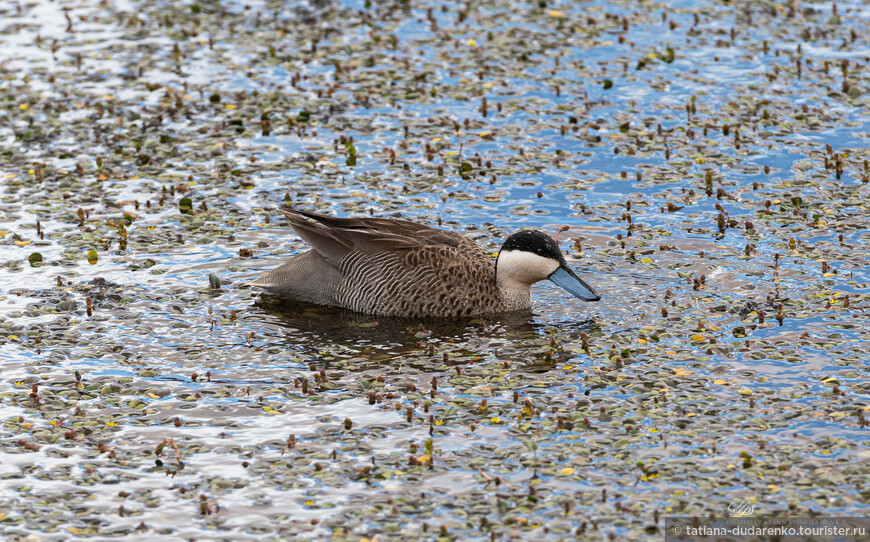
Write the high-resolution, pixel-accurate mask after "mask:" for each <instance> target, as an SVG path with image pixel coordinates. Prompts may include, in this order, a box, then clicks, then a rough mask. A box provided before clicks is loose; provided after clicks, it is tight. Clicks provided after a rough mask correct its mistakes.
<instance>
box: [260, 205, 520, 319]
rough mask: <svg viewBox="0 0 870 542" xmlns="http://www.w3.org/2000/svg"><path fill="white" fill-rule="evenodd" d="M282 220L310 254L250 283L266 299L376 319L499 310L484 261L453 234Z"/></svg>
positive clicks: (382, 224) (293, 216)
mask: <svg viewBox="0 0 870 542" xmlns="http://www.w3.org/2000/svg"><path fill="white" fill-rule="evenodd" d="M286 214H287V218H288V220H289V221H290V224H291V226H292V227H293V229H294V231H296V233H297V234H298V235H299V236H300V237H302V238H303V239H304V240H305V241H307V242H308V243H309V244H310V245H311V247H312V250H311V251H309V252H306V253H304V254H302V255H300V256H297V257H295V258H293V259H291V260H289V261H288V262H286V263H285V264H283V265H282V266H280V267H278V268H277V269H275V270H274V271H272V272H271V273H269V274H267V275H266V276H264V277H263V278H262V279H260V280H258V281H255V282H254V284H255V285H257V286H261V287H263V288H266V289H267V290H268V291H270V292H271V293H274V294H276V295H279V296H282V297H290V298H294V299H299V300H302V301H308V302H311V303H318V304H323V305H335V306H340V307H344V308H347V309H351V310H354V311H358V312H364V313H369V314H378V315H384V316H404V317H457V316H474V315H481V314H491V313H497V312H501V311H502V310H503V307H502V306H501V301H500V298H499V292H498V289H497V287H496V283H495V268H494V266H493V264H492V262H491V261H490V258H489V257H488V256H487V255H486V254H485V253H484V251H483V250H482V249H481V248H480V247H479V246H477V244H476V243H474V242H473V241H471V240H470V239H467V238H465V237H463V236H461V235H459V234H457V233H453V232H447V231H443V230H436V229H434V228H430V227H428V226H424V225H421V224H416V223H414V222H409V221H405V220H388V219H379V218H359V219H354V218H351V219H341V218H331V217H325V216H322V215H317V214H313V213H301V212H298V211H297V212H292V213H286Z"/></svg>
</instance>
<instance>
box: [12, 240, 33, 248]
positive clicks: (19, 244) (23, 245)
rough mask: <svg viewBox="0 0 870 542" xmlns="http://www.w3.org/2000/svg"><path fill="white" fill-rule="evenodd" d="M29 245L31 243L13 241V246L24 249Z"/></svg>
mask: <svg viewBox="0 0 870 542" xmlns="http://www.w3.org/2000/svg"><path fill="white" fill-rule="evenodd" d="M30 243H31V242H30V241H15V244H16V245H17V246H19V247H26V246H27V245H29V244H30Z"/></svg>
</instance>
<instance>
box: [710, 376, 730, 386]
mask: <svg viewBox="0 0 870 542" xmlns="http://www.w3.org/2000/svg"><path fill="white" fill-rule="evenodd" d="M713 383H714V384H716V385H717V386H724V385H726V384H728V381H727V380H722V379H721V378H717V379H716V380H714V381H713Z"/></svg>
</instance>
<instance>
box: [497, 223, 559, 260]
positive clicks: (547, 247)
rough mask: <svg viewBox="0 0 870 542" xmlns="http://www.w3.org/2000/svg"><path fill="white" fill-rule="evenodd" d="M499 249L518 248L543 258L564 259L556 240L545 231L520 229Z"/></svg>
mask: <svg viewBox="0 0 870 542" xmlns="http://www.w3.org/2000/svg"><path fill="white" fill-rule="evenodd" d="M501 250H519V251H522V252H531V253H532V254H537V255H538V256H542V257H544V258H550V259H553V260H556V261H558V262H563V261H565V257H564V256H562V251H561V250H559V245H558V244H556V240H555V239H553V238H552V237H550V236H549V235H547V234H546V233H544V232H542V231H538V230H521V231H518V232H517V233H515V234H513V235H511V236H510V237H508V238H507V239H506V240H505V242H504V244H503V245H502V246H501Z"/></svg>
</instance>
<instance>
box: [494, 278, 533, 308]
mask: <svg viewBox="0 0 870 542" xmlns="http://www.w3.org/2000/svg"><path fill="white" fill-rule="evenodd" d="M496 285H497V286H498V294H499V298H500V299H501V302H502V305H504V310H506V311H519V310H528V309H531V308H532V286H531V284H524V283H522V282H519V281H517V280H512V279H510V278H509V277H496Z"/></svg>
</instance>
